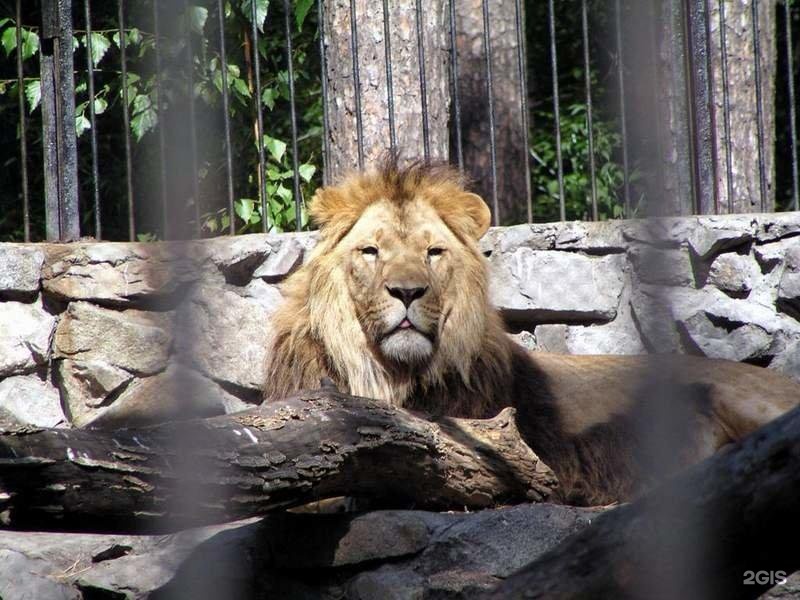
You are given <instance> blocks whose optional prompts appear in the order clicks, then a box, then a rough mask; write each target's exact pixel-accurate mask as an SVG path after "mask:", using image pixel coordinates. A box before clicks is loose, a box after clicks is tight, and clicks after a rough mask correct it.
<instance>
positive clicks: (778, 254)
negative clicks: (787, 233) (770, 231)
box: [753, 238, 800, 272]
mask: <svg viewBox="0 0 800 600" xmlns="http://www.w3.org/2000/svg"><path fill="white" fill-rule="evenodd" d="M798 243H800V238H788V239H782V240H778V241H777V242H772V243H769V244H763V245H757V246H755V247H754V248H753V255H754V256H755V257H756V260H757V261H758V264H759V265H761V269H762V271H765V272H767V271H771V270H772V269H774V268H775V267H777V266H779V265H782V264H783V259H784V256H785V255H786V252H787V251H788V250H790V249H792V248H794V247H795V246H797V244H798Z"/></svg>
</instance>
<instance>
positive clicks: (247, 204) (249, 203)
mask: <svg viewBox="0 0 800 600" xmlns="http://www.w3.org/2000/svg"><path fill="white" fill-rule="evenodd" d="M254 207H255V202H254V201H253V200H250V199H249V198H241V199H239V200H237V201H236V202H235V203H234V205H233V209H234V210H235V211H236V214H237V215H239V218H240V219H241V220H242V221H244V222H245V223H248V222H249V221H250V217H252V216H253V209H254Z"/></svg>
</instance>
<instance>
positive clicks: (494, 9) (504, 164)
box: [453, 0, 528, 223]
mask: <svg viewBox="0 0 800 600" xmlns="http://www.w3.org/2000/svg"><path fill="white" fill-rule="evenodd" d="M456 11H457V13H456V17H457V25H456V30H457V32H458V35H457V48H458V90H459V100H460V102H461V115H462V123H461V126H462V139H463V144H464V169H465V171H466V172H467V173H468V174H469V176H470V178H471V179H472V180H473V181H474V187H475V191H476V192H477V193H479V194H480V195H481V196H483V198H484V199H485V200H486V202H487V203H488V204H489V206H490V207H491V208H492V211H494V207H493V206H492V169H491V155H490V149H489V148H490V147H489V141H490V132H489V101H488V95H487V90H486V82H487V76H486V53H485V51H484V43H483V31H484V27H483V12H482V3H481V0H467V1H462V2H458V3H457V4H456ZM489 23H490V29H489V33H490V45H491V53H492V85H493V88H494V93H493V99H494V117H495V141H496V144H495V145H496V156H497V199H498V205H499V206H498V208H499V215H497V217H498V222H500V223H510V222H514V223H518V222H522V221H525V220H526V219H527V215H526V210H525V199H526V194H527V191H526V190H527V188H526V182H525V174H526V171H525V169H524V168H522V166H521V165H524V164H525V162H524V161H526V160H528V151H527V149H526V148H525V144H524V138H523V118H522V103H521V102H522V95H521V88H520V76H519V65H518V63H517V57H518V55H517V52H518V47H519V45H518V43H517V29H516V5H515V3H514V0H502V1H494V2H490V3H489ZM453 151H454V152H455V150H453Z"/></svg>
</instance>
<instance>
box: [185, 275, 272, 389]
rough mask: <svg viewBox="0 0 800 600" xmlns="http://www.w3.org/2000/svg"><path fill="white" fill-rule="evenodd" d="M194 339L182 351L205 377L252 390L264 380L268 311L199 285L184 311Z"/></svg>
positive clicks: (224, 291) (230, 293) (229, 293)
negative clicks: (192, 330)
mask: <svg viewBox="0 0 800 600" xmlns="http://www.w3.org/2000/svg"><path fill="white" fill-rule="evenodd" d="M182 310H185V311H186V313H185V314H184V315H183V317H185V322H186V323H190V324H191V325H192V327H193V328H195V329H194V332H195V333H194V335H192V336H182V337H181V339H180V340H178V342H179V344H178V349H179V351H180V352H181V353H183V355H184V356H186V357H187V358H188V359H189V360H191V361H192V363H193V364H194V365H195V366H196V367H197V368H198V370H199V371H201V372H202V373H204V374H205V375H206V376H207V377H210V378H211V379H214V380H215V381H219V382H222V383H227V384H232V385H234V386H237V387H240V388H246V389H249V390H254V391H255V390H260V389H261V386H262V385H263V382H264V361H265V360H266V348H267V334H268V330H269V312H268V311H267V310H266V309H265V308H264V307H263V306H262V305H261V303H259V302H258V301H256V300H252V299H249V298H243V297H242V296H240V295H239V294H237V293H235V292H233V291H230V290H228V289H225V288H217V287H209V286H199V287H198V288H197V289H196V290H195V291H194V293H193V294H192V296H191V297H190V298H189V300H188V302H187V304H186V306H185V307H183V308H182Z"/></svg>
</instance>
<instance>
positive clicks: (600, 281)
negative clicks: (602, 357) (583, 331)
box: [490, 248, 625, 323]
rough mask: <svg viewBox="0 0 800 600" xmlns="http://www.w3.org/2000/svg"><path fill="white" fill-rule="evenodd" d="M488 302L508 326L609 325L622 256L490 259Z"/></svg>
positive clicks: (522, 254) (529, 253)
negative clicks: (510, 322) (549, 323)
mask: <svg viewBox="0 0 800 600" xmlns="http://www.w3.org/2000/svg"><path fill="white" fill-rule="evenodd" d="M491 265H492V270H491V284H490V290H491V299H492V302H493V303H494V305H495V306H497V307H498V308H499V309H500V310H501V311H503V312H504V313H505V314H506V316H507V317H508V318H510V319H512V320H514V321H522V322H526V323H536V322H542V321H545V322H547V321H562V322H573V323H574V322H593V321H598V320H602V321H609V320H611V319H613V318H614V317H615V316H616V314H617V308H618V306H619V299H620V294H621V292H622V287H623V283H624V269H625V259H624V256H622V255H610V256H603V257H588V256H583V255H580V254H573V253H566V252H554V251H534V250H529V249H528V248H520V249H518V250H516V251H514V252H513V253H511V254H504V255H499V256H496V255H493V256H492V261H491Z"/></svg>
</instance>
